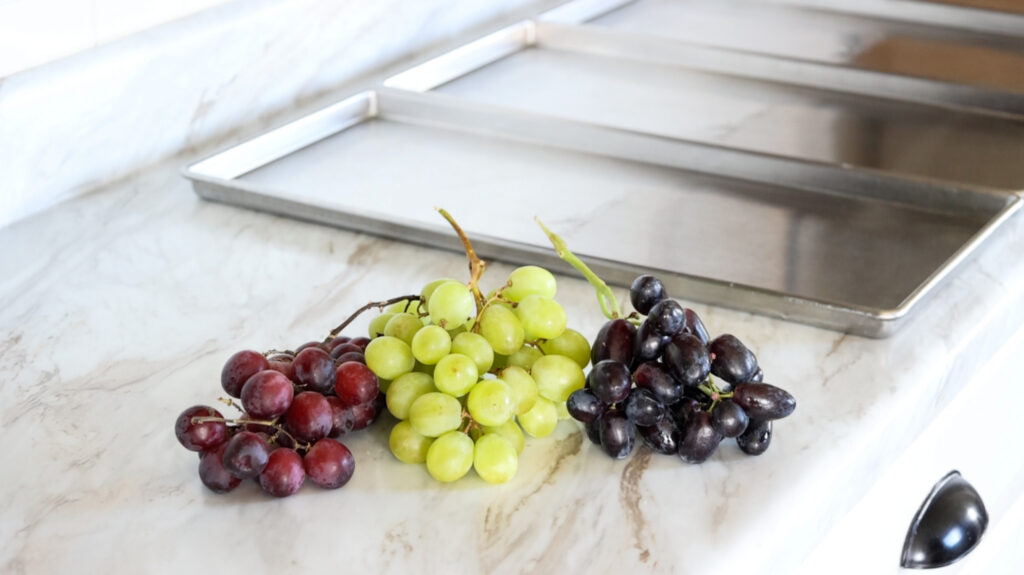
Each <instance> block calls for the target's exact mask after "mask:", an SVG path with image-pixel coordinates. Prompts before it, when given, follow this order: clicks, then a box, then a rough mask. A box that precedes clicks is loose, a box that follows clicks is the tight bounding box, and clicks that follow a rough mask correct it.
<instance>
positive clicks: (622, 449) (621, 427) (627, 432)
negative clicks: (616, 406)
mask: <svg viewBox="0 0 1024 575" xmlns="http://www.w3.org/2000/svg"><path fill="white" fill-rule="evenodd" d="M597 429H598V434H599V436H600V438H601V448H602V449H604V452H605V453H607V454H608V455H610V456H611V457H614V458H615V459H622V458H624V457H626V456H628V455H629V454H630V452H632V451H633V444H634V443H636V427H634V426H633V424H632V423H630V421H629V420H628V419H626V416H625V415H624V414H623V413H622V412H621V411H608V412H606V413H605V414H604V415H603V416H601V419H599V420H598V426H597Z"/></svg>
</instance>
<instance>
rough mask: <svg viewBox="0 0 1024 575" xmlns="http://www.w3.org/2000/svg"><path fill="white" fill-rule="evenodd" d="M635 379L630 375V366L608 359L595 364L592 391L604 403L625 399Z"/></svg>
mask: <svg viewBox="0 0 1024 575" xmlns="http://www.w3.org/2000/svg"><path fill="white" fill-rule="evenodd" d="M632 385H633V381H632V380H631V379H630V376H629V368H628V367H626V364H624V363H622V362H621V361H615V360H614V359H606V360H604V361H599V362H597V363H596V364H594V369H592V370H591V371H590V391H592V392H593V393H594V395H596V396H597V398H598V399H600V400H601V402H602V403H606V404H609V405H610V404H613V403H618V402H620V401H625V400H626V396H628V395H629V388H630V387H631V386H632Z"/></svg>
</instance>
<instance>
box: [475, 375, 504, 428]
mask: <svg viewBox="0 0 1024 575" xmlns="http://www.w3.org/2000/svg"><path fill="white" fill-rule="evenodd" d="M466 409H467V410H468V411H469V415H470V417H472V418H473V419H474V420H475V421H476V422H477V423H479V424H480V425H488V426H496V425H502V424H504V423H505V422H506V421H508V420H510V419H512V415H513V405H512V390H511V389H509V386H508V385H506V384H505V382H504V381H502V380H500V379H484V380H481V381H480V382H479V383H477V384H476V385H474V386H473V389H471V390H470V391H469V398H468V399H467V400H466Z"/></svg>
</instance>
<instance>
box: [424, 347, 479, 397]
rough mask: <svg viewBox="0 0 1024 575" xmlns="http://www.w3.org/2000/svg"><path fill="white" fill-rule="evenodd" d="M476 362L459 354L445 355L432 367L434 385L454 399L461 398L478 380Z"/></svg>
mask: <svg viewBox="0 0 1024 575" xmlns="http://www.w3.org/2000/svg"><path fill="white" fill-rule="evenodd" d="M479 378H480V374H479V372H477V369H476V362H474V361H473V360H472V359H470V358H469V357H467V356H465V355H462V354H461V353H453V354H451V355H446V356H445V357H444V358H442V359H441V361H439V362H437V365H436V366H434V385H435V386H436V387H437V389H439V390H440V391H443V392H445V393H447V394H448V395H451V396H454V397H462V396H463V395H466V393H468V392H469V390H470V389H471V388H472V387H473V386H474V385H475V384H476V382H477V380H479Z"/></svg>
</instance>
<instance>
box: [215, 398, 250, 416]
mask: <svg viewBox="0 0 1024 575" xmlns="http://www.w3.org/2000/svg"><path fill="white" fill-rule="evenodd" d="M217 401H219V402H221V403H223V404H224V405H227V406H228V407H234V408H235V409H237V410H238V411H241V412H242V413H245V410H244V409H242V406H241V405H239V404H238V402H237V401H235V400H233V399H231V398H230V397H218V398H217Z"/></svg>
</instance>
